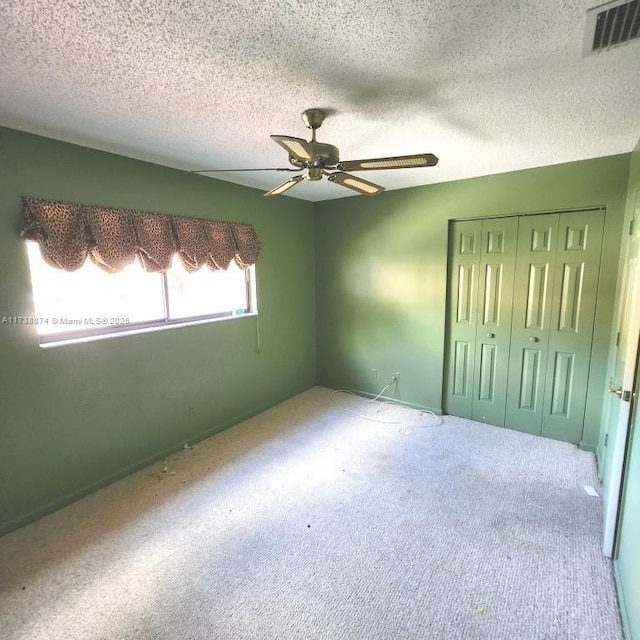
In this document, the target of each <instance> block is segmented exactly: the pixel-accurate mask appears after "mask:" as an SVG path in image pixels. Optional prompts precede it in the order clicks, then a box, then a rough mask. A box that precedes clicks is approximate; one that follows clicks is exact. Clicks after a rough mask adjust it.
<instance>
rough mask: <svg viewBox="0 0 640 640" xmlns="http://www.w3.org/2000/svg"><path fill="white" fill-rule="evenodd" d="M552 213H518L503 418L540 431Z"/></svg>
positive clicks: (554, 236) (554, 238)
mask: <svg viewBox="0 0 640 640" xmlns="http://www.w3.org/2000/svg"><path fill="white" fill-rule="evenodd" d="M558 222H559V216H558V215H543V216H529V217H526V218H522V219H520V225H519V233H518V250H517V255H518V261H517V268H516V273H515V287H514V294H513V317H512V328H511V351H510V358H509V372H510V375H509V388H508V391H507V410H506V424H507V425H509V426H512V427H513V428H515V429H518V430H519V431H526V432H527V433H534V434H537V435H540V429H541V425H542V409H543V399H544V391H545V375H546V370H547V351H548V347H549V326H550V321H551V306H552V304H551V297H552V289H553V273H554V266H555V258H556V247H557V244H558Z"/></svg>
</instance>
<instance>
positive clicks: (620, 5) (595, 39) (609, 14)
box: [584, 0, 640, 56]
mask: <svg viewBox="0 0 640 640" xmlns="http://www.w3.org/2000/svg"><path fill="white" fill-rule="evenodd" d="M586 27H587V28H586V32H585V38H584V55H585V56H588V55H592V54H594V53H601V52H603V51H608V50H609V49H611V48H613V47H617V46H619V45H621V44H626V43H627V42H629V41H631V40H638V41H640V0H631V1H629V0H627V1H626V2H625V1H616V2H609V3H607V4H603V5H601V6H599V7H594V8H593V9H589V11H587V25H586Z"/></svg>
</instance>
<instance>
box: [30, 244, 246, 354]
mask: <svg viewBox="0 0 640 640" xmlns="http://www.w3.org/2000/svg"><path fill="white" fill-rule="evenodd" d="M27 261H28V263H29V265H30V271H31V263H30V258H29V256H28V255H27ZM49 268H51V269H55V267H51V266H49ZM202 269H208V267H206V266H203V267H202ZM242 271H244V307H243V308H236V309H232V310H226V311H220V312H216V313H206V314H199V315H194V316H185V317H180V318H171V317H169V313H170V305H171V300H170V295H169V290H170V284H169V278H168V276H167V273H166V272H160V276H161V277H162V287H161V290H162V308H163V310H164V318H161V319H155V320H144V321H139V322H127V321H126V319H125V318H115V317H114V318H96V320H104V321H105V323H104V324H99V325H98V326H96V327H95V328H93V327H89V328H82V329H78V330H69V331H63V332H58V333H45V334H42V333H40V332H39V331H37V325H38V324H41V323H39V322H38V321H39V320H41V319H43V318H44V316H38V313H37V312H36V313H35V314H34V317H33V322H29V318H25V319H24V320H25V323H26V324H35V325H36V331H37V336H38V341H39V344H40V346H41V347H51V346H62V345H65V344H73V343H78V342H88V341H94V340H100V339H103V338H111V337H116V336H121V335H135V334H140V333H147V332H151V331H157V330H162V329H170V328H177V327H185V326H194V325H199V324H207V323H211V322H217V321H220V320H228V319H232V318H241V317H246V316H255V315H257V313H258V310H257V296H256V275H255V265H251V266H250V267H248V268H246V269H243V270H242ZM213 273H215V272H213ZM32 277H33V275H32V273H31V278H32ZM31 293H32V300H33V304H34V308H35V299H34V296H33V285H32V291H31ZM87 317H89V314H87ZM48 320H49V321H50V320H51V318H49V319H48ZM119 320H120V321H121V322H118V321H119ZM72 323H75V321H74V322H72Z"/></svg>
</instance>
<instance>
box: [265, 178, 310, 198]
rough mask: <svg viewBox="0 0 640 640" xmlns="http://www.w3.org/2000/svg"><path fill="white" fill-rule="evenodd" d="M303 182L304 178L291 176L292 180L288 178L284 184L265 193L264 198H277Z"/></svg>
mask: <svg viewBox="0 0 640 640" xmlns="http://www.w3.org/2000/svg"><path fill="white" fill-rule="evenodd" d="M302 180H304V176H293V178H289V179H288V180H287V181H286V182H283V183H282V184H279V185H278V186H277V187H274V188H273V189H271V191H267V193H265V194H264V195H265V196H279V195H280V194H281V193H284V192H285V191H288V190H289V189H291V187H295V186H296V185H297V184H298V182H300V181H302Z"/></svg>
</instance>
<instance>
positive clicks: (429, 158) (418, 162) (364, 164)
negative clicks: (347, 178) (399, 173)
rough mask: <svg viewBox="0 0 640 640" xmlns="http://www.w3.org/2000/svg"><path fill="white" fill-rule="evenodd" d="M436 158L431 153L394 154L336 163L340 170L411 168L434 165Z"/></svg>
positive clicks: (436, 161)
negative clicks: (389, 156)
mask: <svg viewBox="0 0 640 640" xmlns="http://www.w3.org/2000/svg"><path fill="white" fill-rule="evenodd" d="M437 164H438V158H437V157H436V156H434V155H433V154H432V153H421V154H418V155H414V156H396V157H395V158H371V159H369V160H345V161H344V162H339V163H338V169H340V170H341V171H369V170H370V169H413V168H416V167H434V166H435V165H437Z"/></svg>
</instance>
